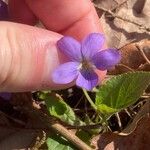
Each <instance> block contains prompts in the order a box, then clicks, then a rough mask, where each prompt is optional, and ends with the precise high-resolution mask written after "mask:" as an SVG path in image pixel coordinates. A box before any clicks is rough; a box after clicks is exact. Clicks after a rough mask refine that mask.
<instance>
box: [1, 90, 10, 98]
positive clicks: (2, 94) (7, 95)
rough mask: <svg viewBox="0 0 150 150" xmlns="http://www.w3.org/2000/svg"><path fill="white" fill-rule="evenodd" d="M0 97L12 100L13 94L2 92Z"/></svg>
mask: <svg viewBox="0 0 150 150" xmlns="http://www.w3.org/2000/svg"><path fill="white" fill-rule="evenodd" d="M0 97H2V98H3V99H5V100H10V98H11V93H7V92H1V93H0Z"/></svg>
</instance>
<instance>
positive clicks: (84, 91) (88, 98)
mask: <svg viewBox="0 0 150 150" xmlns="http://www.w3.org/2000/svg"><path fill="white" fill-rule="evenodd" d="M82 90H83V93H84V95H85V96H86V98H87V100H88V102H89V103H90V104H91V106H92V107H93V109H94V110H96V111H97V107H96V105H95V104H94V102H93V101H92V99H91V98H90V96H89V94H88V92H87V91H86V90H85V89H82Z"/></svg>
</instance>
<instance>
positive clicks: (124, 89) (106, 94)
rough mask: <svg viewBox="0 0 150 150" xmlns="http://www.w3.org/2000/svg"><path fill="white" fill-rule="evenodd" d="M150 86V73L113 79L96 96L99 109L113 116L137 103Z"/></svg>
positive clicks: (123, 75) (139, 73)
mask: <svg viewBox="0 0 150 150" xmlns="http://www.w3.org/2000/svg"><path fill="white" fill-rule="evenodd" d="M149 84H150V72H134V73H133V72H132V73H126V74H122V75H119V76H116V77H114V78H111V79H110V80H109V81H107V82H106V83H105V84H104V85H102V86H101V87H100V88H99V91H98V92H97V94H96V102H95V104H96V106H97V109H98V110H99V111H100V112H101V113H102V114H104V115H111V114H113V113H115V112H117V111H120V110H121V109H123V108H126V107H128V106H130V105H131V104H133V103H135V102H136V101H137V100H138V99H139V98H140V96H141V95H142V94H143V92H144V90H145V89H146V88H147V87H148V85H149Z"/></svg>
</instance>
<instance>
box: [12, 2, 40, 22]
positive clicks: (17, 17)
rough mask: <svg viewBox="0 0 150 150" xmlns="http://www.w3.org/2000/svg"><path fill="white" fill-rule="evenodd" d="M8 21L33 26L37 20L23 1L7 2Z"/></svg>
mask: <svg viewBox="0 0 150 150" xmlns="http://www.w3.org/2000/svg"><path fill="white" fill-rule="evenodd" d="M9 16H10V20H11V21H14V22H18V23H24V24H29V25H35V23H36V21H37V18H36V16H35V15H34V14H33V13H32V11H31V10H30V9H29V7H28V6H27V4H26V3H25V1H24V0H9Z"/></svg>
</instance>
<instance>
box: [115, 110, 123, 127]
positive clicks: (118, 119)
mask: <svg viewBox="0 0 150 150" xmlns="http://www.w3.org/2000/svg"><path fill="white" fill-rule="evenodd" d="M116 118H117V121H118V125H119V128H120V129H122V124H121V119H120V117H119V113H118V112H117V113H116Z"/></svg>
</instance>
